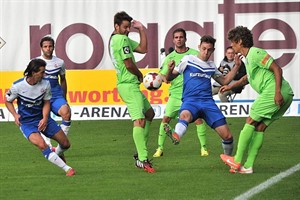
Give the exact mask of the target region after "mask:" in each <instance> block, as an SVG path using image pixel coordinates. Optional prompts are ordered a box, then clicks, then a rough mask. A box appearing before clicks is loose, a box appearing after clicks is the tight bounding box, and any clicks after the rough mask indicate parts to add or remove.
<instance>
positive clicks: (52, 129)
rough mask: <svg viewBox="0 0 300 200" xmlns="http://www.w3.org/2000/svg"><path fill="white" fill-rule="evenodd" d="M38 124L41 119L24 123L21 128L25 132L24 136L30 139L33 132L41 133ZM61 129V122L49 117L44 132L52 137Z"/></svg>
mask: <svg viewBox="0 0 300 200" xmlns="http://www.w3.org/2000/svg"><path fill="white" fill-rule="evenodd" d="M38 124H39V121H34V122H31V123H25V124H22V125H21V126H20V130H21V132H22V133H23V135H24V137H26V138H27V139H28V138H29V136H30V135H31V134H32V133H40V131H39V130H38ZM60 130H61V128H60V126H59V124H58V123H57V122H56V121H54V120H53V119H52V118H49V119H48V124H47V128H46V130H45V131H43V132H42V133H43V134H44V135H45V136H47V137H49V138H52V136H53V135H55V134H56V133H58V132H59V131H60Z"/></svg>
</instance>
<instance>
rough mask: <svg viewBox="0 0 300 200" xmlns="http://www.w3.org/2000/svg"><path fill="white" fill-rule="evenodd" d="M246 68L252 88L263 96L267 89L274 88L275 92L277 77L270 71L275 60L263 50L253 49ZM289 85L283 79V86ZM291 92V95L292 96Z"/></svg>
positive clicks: (247, 57) (250, 50)
mask: <svg viewBox="0 0 300 200" xmlns="http://www.w3.org/2000/svg"><path fill="white" fill-rule="evenodd" d="M246 59H247V60H246V62H245V63H244V64H245V66H246V71H247V76H248V82H249V84H250V85H251V87H252V88H253V89H254V90H255V91H256V92H257V93H258V94H261V93H262V91H263V90H264V89H266V88H273V89H274V90H275V87H274V86H275V76H274V73H273V72H272V71H270V70H269V67H270V65H271V64H272V62H273V61H274V59H273V58H272V57H271V56H270V55H269V54H268V53H267V52H266V51H265V50H263V49H260V48H256V47H251V48H250V49H249V52H248V54H247V56H246ZM285 85H289V84H288V82H287V81H286V80H285V79H284V78H283V77H282V86H285ZM292 93H293V92H292V90H291V94H292Z"/></svg>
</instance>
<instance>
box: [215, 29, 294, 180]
mask: <svg viewBox="0 0 300 200" xmlns="http://www.w3.org/2000/svg"><path fill="white" fill-rule="evenodd" d="M228 39H229V40H230V41H231V46H232V47H233V49H234V50H235V52H236V53H240V54H242V56H244V57H245V58H244V64H245V66H246V71H247V75H245V76H244V77H242V78H241V79H240V80H239V81H237V82H236V83H234V84H232V85H228V86H223V87H221V89H220V90H221V91H228V90H231V89H232V88H235V87H237V86H240V85H246V84H248V83H249V84H250V85H251V87H252V88H253V89H254V90H255V91H256V92H257V93H258V94H259V96H258V97H257V98H256V99H255V101H254V103H253V105H252V107H251V110H250V116H249V117H248V118H247V119H246V124H245V125H244V127H243V129H242V131H241V133H240V136H239V141H238V146H237V152H236V154H235V156H234V157H231V156H227V155H224V154H222V155H221V159H222V160H223V161H224V162H225V163H226V164H227V165H229V166H230V167H231V169H230V172H232V173H243V174H252V173H253V165H254V162H255V159H256V157H257V155H258V152H259V150H260V148H261V147H262V144H263V139H264V132H265V130H266V128H267V127H268V126H269V125H271V123H272V122H274V121H275V120H276V119H278V118H279V117H282V116H283V115H284V113H285V111H286V110H287V109H288V108H289V106H290V105H291V103H292V101H293V96H294V94H293V90H292V88H291V86H290V85H289V83H288V82H287V81H286V80H285V79H284V78H283V77H282V69H281V67H280V66H278V65H277V63H276V62H275V61H274V59H273V58H272V57H271V56H270V55H269V54H268V53H267V52H266V51H265V50H263V49H260V48H257V47H253V36H252V33H251V31H250V30H249V29H248V28H247V27H243V26H237V27H236V28H233V29H232V30H230V31H229V33H228ZM247 147H248V156H247V160H246V162H245V163H244V165H243V166H242V165H241V162H242V159H243V156H244V153H245V151H246V149H247Z"/></svg>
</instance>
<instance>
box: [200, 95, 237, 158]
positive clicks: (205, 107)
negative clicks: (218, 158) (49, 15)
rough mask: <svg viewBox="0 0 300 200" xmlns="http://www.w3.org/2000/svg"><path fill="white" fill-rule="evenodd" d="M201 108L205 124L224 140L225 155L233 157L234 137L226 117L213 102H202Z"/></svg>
mask: <svg viewBox="0 0 300 200" xmlns="http://www.w3.org/2000/svg"><path fill="white" fill-rule="evenodd" d="M201 107H202V108H201V112H202V113H203V119H204V120H205V122H206V123H207V124H208V125H209V126H210V127H211V128H212V129H214V130H215V131H216V132H217V133H218V134H219V136H220V137H221V138H222V147H223V150H224V154H225V155H231V154H232V151H233V136H232V134H231V132H230V130H229V127H228V125H227V122H226V119H225V116H224V115H223V114H222V112H221V111H220V109H219V108H218V106H217V105H216V103H215V102H214V101H213V100H212V101H206V102H202V103H201Z"/></svg>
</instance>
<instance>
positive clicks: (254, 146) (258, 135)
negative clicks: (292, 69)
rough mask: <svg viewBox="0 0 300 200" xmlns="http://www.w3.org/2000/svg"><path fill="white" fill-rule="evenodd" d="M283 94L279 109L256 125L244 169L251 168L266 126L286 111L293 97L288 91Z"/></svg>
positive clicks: (261, 142) (261, 143) (260, 145)
mask: <svg viewBox="0 0 300 200" xmlns="http://www.w3.org/2000/svg"><path fill="white" fill-rule="evenodd" d="M285 94H287V95H285ZM283 95H284V104H283V105H282V106H281V107H280V109H279V110H278V111H276V112H275V113H274V114H273V117H272V118H271V119H263V121H262V122H261V123H259V124H258V125H257V127H256V131H255V132H254V134H253V137H252V141H251V143H250V145H249V150H248V157H247V160H246V162H245V164H244V168H245V169H251V170H252V168H253V165H254V162H255V160H256V157H257V155H258V153H259V150H260V149H261V147H262V145H263V140H264V132H265V130H266V128H267V127H268V126H270V125H271V124H272V123H273V122H274V121H275V120H277V119H278V118H280V117H282V116H283V115H284V113H285V112H286V110H287V109H288V108H289V107H290V105H291V103H292V101H293V97H292V96H291V95H289V94H288V93H284V94H283ZM274 106H275V108H277V106H276V105H274ZM252 172H253V171H252Z"/></svg>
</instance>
